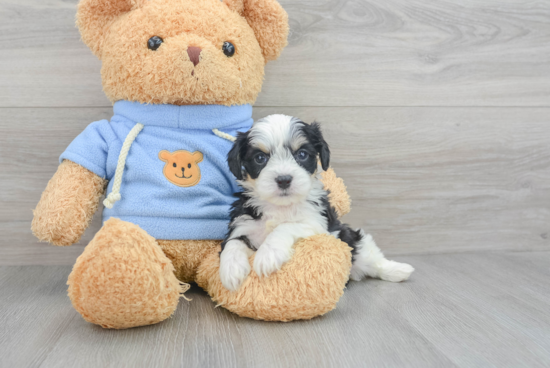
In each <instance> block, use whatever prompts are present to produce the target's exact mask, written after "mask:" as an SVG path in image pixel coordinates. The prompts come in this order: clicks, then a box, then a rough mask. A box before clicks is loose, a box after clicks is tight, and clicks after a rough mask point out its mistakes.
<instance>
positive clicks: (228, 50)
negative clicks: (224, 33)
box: [222, 41, 235, 57]
mask: <svg viewBox="0 0 550 368" xmlns="http://www.w3.org/2000/svg"><path fill="white" fill-rule="evenodd" d="M222 51H223V53H224V54H225V56H227V57H231V56H233V55H235V46H233V44H232V43H231V42H229V41H225V42H224V43H223V46H222Z"/></svg>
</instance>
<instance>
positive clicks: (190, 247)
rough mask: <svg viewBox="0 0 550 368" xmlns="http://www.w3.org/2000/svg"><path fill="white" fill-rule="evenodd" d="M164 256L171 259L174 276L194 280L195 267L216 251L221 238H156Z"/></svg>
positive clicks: (182, 279) (195, 274)
mask: <svg viewBox="0 0 550 368" xmlns="http://www.w3.org/2000/svg"><path fill="white" fill-rule="evenodd" d="M157 242H158V244H159V245H160V248H161V249H162V251H163V252H164V254H166V257H168V259H170V261H172V264H173V265H174V268H175V270H176V271H175V273H176V277H177V278H178V280H180V281H182V282H194V281H195V278H196V276H197V269H198V267H199V265H200V264H201V263H202V262H203V260H204V259H205V258H206V257H207V256H208V255H209V254H210V253H212V252H215V251H218V252H219V248H220V243H221V240H157Z"/></svg>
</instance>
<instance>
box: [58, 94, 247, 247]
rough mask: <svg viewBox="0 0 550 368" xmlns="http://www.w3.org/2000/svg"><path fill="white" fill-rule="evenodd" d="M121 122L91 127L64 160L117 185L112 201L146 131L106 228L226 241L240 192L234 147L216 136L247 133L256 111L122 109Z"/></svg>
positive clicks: (118, 110) (123, 105)
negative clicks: (118, 225)
mask: <svg viewBox="0 0 550 368" xmlns="http://www.w3.org/2000/svg"><path fill="white" fill-rule="evenodd" d="M114 114H115V115H114V116H113V117H112V118H111V121H107V120H101V121H97V122H95V123H92V124H90V125H89V126H88V127H87V128H86V129H85V130H84V131H83V132H82V133H81V134H80V135H79V136H78V137H76V139H75V140H74V141H73V142H72V143H71V144H70V145H69V147H68V148H67V150H66V151H65V152H63V154H62V155H61V157H60V161H63V160H70V161H73V162H75V163H77V164H79V165H81V166H83V167H85V168H86V169H88V170H90V171H92V172H93V173H95V174H97V175H99V176H101V177H103V178H106V179H108V180H110V182H109V186H108V188H107V193H110V192H111V191H112V188H113V184H114V180H111V179H112V178H113V177H114V175H115V171H116V168H117V162H118V159H119V155H120V152H121V149H122V145H123V142H124V140H125V139H126V137H127V136H128V133H129V132H130V130H132V128H134V127H135V126H136V124H137V123H141V124H143V126H144V127H143V130H142V131H141V132H140V133H139V134H138V135H137V137H136V139H135V141H134V142H133V143H132V145H131V146H130V150H129V153H128V156H127V159H126V164H125V166H124V171H123V178H122V183H121V188H120V194H121V200H120V201H118V202H116V203H115V204H114V206H113V208H112V209H109V208H105V210H104V211H103V221H105V220H107V219H109V218H110V217H117V218H120V219H121V220H124V221H128V222H131V223H134V224H136V225H139V226H140V227H141V228H142V229H144V230H145V231H147V233H149V234H150V235H151V236H153V237H155V238H156V239H169V240H177V239H223V237H224V235H225V233H226V232H227V225H228V222H229V210H230V206H231V204H232V203H233V201H234V197H233V193H235V192H237V191H238V190H239V188H238V186H237V183H236V181H235V178H234V176H233V174H231V172H230V171H229V168H228V166H227V153H228V152H229V150H230V149H231V147H232V143H231V142H230V141H228V140H226V139H223V138H220V137H218V136H216V135H215V134H214V133H213V132H212V129H219V130H220V131H222V132H224V133H228V134H230V135H232V136H235V135H236V134H237V132H238V131H247V130H248V129H250V127H251V126H252V123H253V121H252V107H251V106H250V105H241V106H231V107H227V106H220V105H192V106H174V105H146V104H139V103H135V102H128V101H119V102H116V103H115V105H114ZM172 158H173V159H172ZM191 177H192V178H191Z"/></svg>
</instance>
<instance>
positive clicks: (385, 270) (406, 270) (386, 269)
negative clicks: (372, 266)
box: [378, 261, 414, 282]
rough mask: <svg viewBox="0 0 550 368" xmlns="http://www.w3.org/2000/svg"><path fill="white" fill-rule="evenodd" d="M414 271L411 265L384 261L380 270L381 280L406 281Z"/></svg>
mask: <svg viewBox="0 0 550 368" xmlns="http://www.w3.org/2000/svg"><path fill="white" fill-rule="evenodd" d="M413 271H414V268H413V266H411V265H410V264H407V263H399V262H394V261H384V262H383V263H382V264H381V265H380V266H379V269H378V273H379V276H380V278H381V279H382V280H386V281H391V282H401V281H405V280H407V279H408V278H409V277H410V276H411V274H412V273H413Z"/></svg>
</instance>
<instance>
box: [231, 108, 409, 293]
mask: <svg viewBox="0 0 550 368" xmlns="http://www.w3.org/2000/svg"><path fill="white" fill-rule="evenodd" d="M329 161H330V150H329V147H328V144H327V143H326V142H325V140H324V138H323V135H322V133H321V129H320V127H319V124H317V123H313V124H311V125H310V124H306V123H304V122H303V121H301V120H299V119H297V118H294V117H291V116H285V115H271V116H268V117H266V118H264V119H262V120H259V121H257V122H256V123H255V124H254V125H253V126H252V128H251V129H250V130H249V131H248V132H246V133H240V134H239V135H238V137H237V140H236V142H235V144H234V146H233V148H232V149H231V151H230V152H229V154H228V164H229V167H230V169H231V172H232V173H233V174H234V175H235V177H236V178H237V181H238V183H239V185H240V186H241V187H242V189H243V191H242V192H241V193H237V194H236V196H237V197H238V199H237V201H236V202H235V203H234V204H233V208H232V211H231V223H230V226H229V231H228V234H227V236H226V238H225V240H224V241H223V243H222V252H221V253H220V278H221V281H222V284H223V285H224V286H225V287H226V288H227V289H229V290H237V289H239V287H240V286H241V284H242V283H243V281H244V280H245V279H246V277H247V276H248V274H249V273H250V263H249V261H248V259H249V257H250V256H251V255H252V254H253V253H254V252H256V257H255V258H254V265H253V267H254V271H255V272H256V273H257V274H258V275H259V276H260V277H262V276H269V275H270V274H271V273H273V272H275V271H277V270H279V269H280V268H281V266H282V265H283V264H284V263H285V262H287V261H288V260H290V258H291V257H292V254H293V245H294V243H296V241H297V240H299V239H302V238H307V237H309V236H312V235H316V234H326V233H330V234H332V235H334V236H336V237H337V238H339V239H340V240H342V241H344V242H345V243H347V244H348V245H349V246H350V247H351V248H352V255H353V260H352V269H351V275H350V278H351V279H353V280H360V279H362V278H363V277H364V276H370V277H377V278H381V279H383V280H388V281H393V282H400V281H403V280H406V279H408V278H409V276H410V275H411V273H412V272H413V271H414V268H413V267H411V266H410V265H408V264H405V263H397V262H394V261H390V260H387V259H386V258H385V257H384V255H383V254H382V252H381V251H380V249H379V248H378V247H377V246H376V244H375V243H374V240H373V238H372V236H371V235H370V234H369V235H365V233H364V232H363V230H361V229H357V230H353V229H351V228H350V227H349V226H348V225H346V224H342V223H341V222H340V220H338V216H337V215H336V212H335V210H334V208H332V207H331V206H330V203H329V201H328V193H327V191H325V190H324V189H323V183H322V182H321V180H320V178H319V171H320V170H319V166H320V168H322V170H327V169H328V167H329Z"/></svg>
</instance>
